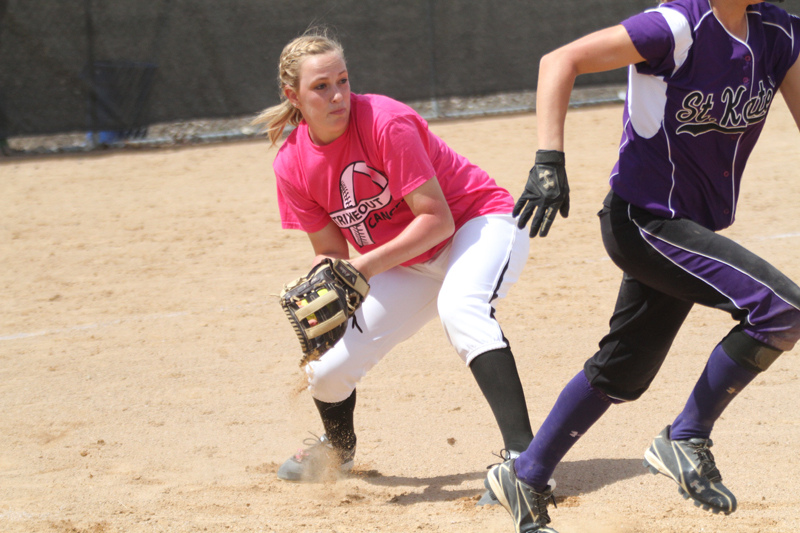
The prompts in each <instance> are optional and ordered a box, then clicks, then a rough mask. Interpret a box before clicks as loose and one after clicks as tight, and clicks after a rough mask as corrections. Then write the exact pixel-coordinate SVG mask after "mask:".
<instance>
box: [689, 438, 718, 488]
mask: <svg viewBox="0 0 800 533" xmlns="http://www.w3.org/2000/svg"><path fill="white" fill-rule="evenodd" d="M709 446H711V440H710V439H709V440H706V441H702V442H697V443H694V442H693V443H691V447H692V449H693V450H694V454H695V455H696V456H697V460H698V461H699V462H700V473H701V474H703V475H704V476H705V477H707V478H708V480H709V481H711V482H713V483H717V482H720V481H722V474H720V473H719V469H718V468H717V464H716V462H715V461H714V454H712V453H711V450H710V449H709Z"/></svg>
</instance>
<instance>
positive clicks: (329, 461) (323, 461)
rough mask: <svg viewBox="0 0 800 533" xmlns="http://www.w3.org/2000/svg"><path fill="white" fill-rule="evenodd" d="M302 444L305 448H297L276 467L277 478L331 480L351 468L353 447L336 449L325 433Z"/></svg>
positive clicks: (353, 455)
mask: <svg viewBox="0 0 800 533" xmlns="http://www.w3.org/2000/svg"><path fill="white" fill-rule="evenodd" d="M303 444H304V445H305V446H307V448H306V449H304V450H298V451H297V453H296V454H294V455H293V456H292V457H289V458H288V459H287V460H286V461H285V462H284V463H283V464H282V465H281V467H280V468H279V469H278V479H282V480H284V481H302V482H313V481H324V480H333V479H336V476H337V475H339V474H341V473H344V474H346V473H348V472H350V471H351V470H352V469H353V458H354V457H355V455H356V450H355V448H353V449H352V450H337V449H336V448H334V447H333V445H332V444H331V442H330V441H329V440H328V437H326V436H325V435H322V436H321V437H314V438H308V439H305V440H304V441H303Z"/></svg>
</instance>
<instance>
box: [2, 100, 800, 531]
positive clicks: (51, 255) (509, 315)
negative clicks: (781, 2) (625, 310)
mask: <svg viewBox="0 0 800 533" xmlns="http://www.w3.org/2000/svg"><path fill="white" fill-rule="evenodd" d="M774 106H775V109H774V110H773V113H772V116H771V117H770V119H769V121H768V124H767V127H766V130H765V133H764V135H763V137H762V141H761V143H760V146H759V147H758V149H757V150H756V152H755V153H754V155H753V157H752V159H751V163H750V166H749V170H748V175H747V176H745V182H744V183H745V185H744V189H743V193H742V202H741V206H740V211H739V216H738V222H737V224H736V225H734V227H733V228H731V229H730V230H728V231H727V232H726V234H727V235H729V236H731V237H733V238H735V239H737V240H738V241H740V242H741V243H743V244H744V245H746V246H748V247H750V248H751V249H752V250H753V251H755V252H757V253H759V254H761V255H763V256H764V257H766V258H768V259H769V260H770V261H771V262H773V263H774V264H775V265H776V266H778V267H779V268H781V269H783V270H784V271H785V272H786V273H787V274H788V275H789V276H791V277H793V278H794V279H800V246H799V245H798V244H800V217H798V215H797V205H798V201H800V180H798V168H800V152H798V150H797V146H798V132H797V128H796V127H795V125H794V123H793V122H792V121H791V118H790V116H789V113H788V111H787V110H786V108H785V105H784V103H783V101H782V100H781V99H777V100H776V102H775V104H774ZM620 115H621V108H620V106H619V105H611V106H607V107H596V108H582V109H576V110H573V111H571V113H570V116H569V119H568V126H567V128H568V132H569V135H570V138H569V139H568V144H567V148H566V153H567V157H568V171H569V175H570V182H571V186H572V206H573V207H572V212H571V215H570V217H569V219H566V220H564V219H558V220H557V221H556V224H555V226H554V227H553V230H552V231H551V234H550V236H548V237H547V238H546V239H535V240H533V241H532V243H531V255H530V259H529V263H528V266H527V267H526V271H525V272H524V274H523V279H522V280H521V281H520V282H519V283H518V284H517V285H516V286H515V287H514V289H513V290H512V292H511V294H510V295H509V297H508V298H507V299H506V300H504V301H503V302H502V303H501V305H500V307H499V310H498V314H499V318H500V320H501V323H502V324H503V326H504V330H505V333H506V336H507V337H508V338H509V339H511V341H512V343H513V347H514V348H515V352H516V354H517V358H518V365H519V368H520V373H521V377H522V380H523V384H524V386H525V390H526V394H527V399H528V404H529V411H530V416H531V420H532V423H533V425H534V428H538V426H539V424H540V423H541V421H542V420H543V418H544V417H545V416H546V414H547V412H548V410H549V409H550V407H551V406H552V404H553V401H554V400H555V398H556V396H557V395H558V393H559V391H560V390H561V387H562V386H563V385H564V384H565V383H566V382H567V381H568V380H569V379H570V378H571V377H572V376H573V375H574V374H575V373H576V372H577V371H578V370H579V369H580V368H581V365H582V364H583V361H584V360H585V359H586V358H587V357H589V356H590V355H591V354H592V353H593V351H594V350H595V348H596V345H597V341H598V340H599V338H600V336H601V335H602V334H603V333H604V332H605V329H606V326H607V320H608V317H609V315H610V312H611V309H612V306H613V303H614V297H615V292H616V288H617V285H618V281H619V278H620V272H619V271H618V270H617V268H616V267H615V266H614V265H613V264H612V263H611V262H610V261H608V260H607V259H606V254H605V252H604V250H603V248H602V245H601V242H600V238H599V231H598V223H597V218H596V216H595V213H596V212H597V210H598V208H599V205H600V202H601V200H602V198H603V196H604V194H605V190H606V181H607V175H608V172H609V170H610V168H611V166H612V164H613V160H614V156H615V149H616V145H617V142H618V139H619V134H620V128H621V124H620ZM432 129H433V130H434V131H435V132H436V133H437V134H439V135H440V136H442V137H443V138H444V139H445V140H446V141H447V142H449V143H450V144H451V145H452V146H453V147H454V148H456V149H457V150H458V151H460V152H461V153H463V154H465V155H466V156H468V157H469V158H470V159H471V160H472V161H473V162H475V163H477V164H479V165H481V166H483V167H484V168H485V169H487V170H488V171H489V172H490V174H492V175H493V176H494V177H495V178H496V179H497V181H498V182H499V183H500V184H501V185H503V186H505V187H507V188H508V189H509V190H510V191H511V192H512V194H514V195H515V196H516V195H517V194H518V192H519V191H520V190H521V189H522V186H523V184H524V180H525V178H526V176H527V172H528V169H529V167H530V165H531V162H532V158H533V151H534V148H535V117H534V116H532V115H518V116H505V117H500V118H497V117H495V118H481V119H474V120H464V121H457V122H437V123H434V124H432ZM274 155H275V149H274V148H273V149H270V148H269V146H268V144H267V142H266V141H256V142H253V141H248V142H238V143H231V144H219V145H205V146H195V147H187V148H180V149H165V150H153V151H145V150H142V151H130V150H128V151H116V152H105V153H94V154H91V155H88V156H87V155H81V156H58V157H40V158H25V159H6V160H3V161H0V165H1V166H0V209H1V210H2V218H0V221H1V222H0V258H2V265H3V268H2V269H0V290H2V306H0V413H2V416H0V531H3V532H9V533H17V532H26V533H30V532H33V533H38V532H59V533H67V532H70V533H76V532H81V533H83V532H87V533H106V532H151V531H152V532H160V531H174V532H195V531H197V532H230V531H234V532H235V531H247V532H250V531H252V532H279V533H285V532H298V531H300V532H327V533H344V532H348V533H349V532H390V531H391V532H398V531H399V532H440V531H448V532H451V531H459V532H487V533H500V532H504V533H507V532H510V531H513V527H512V523H511V520H510V519H509V517H508V516H507V514H506V512H505V511H504V510H503V509H502V508H500V507H497V506H492V507H480V508H478V507H476V506H475V505H474V504H475V502H476V501H477V499H478V497H479V495H480V493H481V492H482V481H483V478H484V476H485V473H486V467H487V465H489V464H491V463H494V462H496V458H495V457H494V456H493V455H492V452H497V451H499V449H500V448H501V447H502V442H501V440H500V435H499V431H497V429H496V427H495V424H494V420H493V418H492V416H491V412H490V410H489V408H488V406H487V405H486V403H485V402H484V400H483V397H482V396H481V394H480V391H479V389H478V387H477V385H476V384H475V383H474V381H473V379H472V376H471V373H470V372H469V370H468V369H466V368H464V366H463V365H462V364H461V362H460V359H459V358H458V357H457V356H456V355H455V353H454V352H453V350H452V349H451V348H450V347H449V346H448V345H447V343H446V341H445V339H444V337H443V334H442V331H441V326H440V325H439V324H438V322H436V321H434V322H432V323H430V324H428V325H427V326H426V327H425V328H423V330H422V331H421V332H420V333H419V334H417V335H416V336H415V337H413V338H412V339H410V340H409V341H407V342H406V343H404V344H402V345H400V346H398V347H397V348H396V349H395V350H394V351H393V352H392V353H390V354H389V355H388V356H387V358H386V359H385V360H384V361H383V362H382V363H381V364H380V365H378V366H377V367H376V368H375V369H373V371H371V372H370V373H369V374H368V375H367V377H366V378H365V379H364V380H363V381H362V383H361V384H360V387H359V403H358V408H357V411H356V424H357V428H358V435H359V450H358V456H357V460H356V472H355V474H354V475H352V476H349V477H347V478H344V479H339V480H338V481H336V482H329V483H320V484H310V485H298V484H291V483H286V482H280V481H278V480H277V479H276V476H275V472H276V471H277V468H278V466H279V465H280V463H281V462H283V461H284V460H285V459H286V458H287V457H288V456H289V455H290V454H291V453H293V452H294V451H295V450H296V449H297V448H298V447H299V446H300V445H301V442H302V440H303V439H304V438H305V437H308V436H310V432H314V433H320V432H321V425H320V423H319V421H318V418H317V414H316V411H315V409H314V408H313V405H312V402H311V398H310V396H309V395H308V392H306V391H303V390H302V382H303V377H302V374H301V371H300V369H299V368H298V367H297V361H298V359H299V349H298V346H297V341H296V339H295V338H294V335H293V333H292V330H291V328H290V327H289V325H288V323H287V322H286V320H285V318H284V317H283V315H282V312H281V311H280V308H279V306H278V304H277V298H276V294H277V293H278V291H279V290H280V287H281V285H282V284H283V283H284V282H286V281H288V280H289V279H292V278H294V277H296V276H297V275H299V274H300V273H302V272H305V271H306V270H307V268H308V266H309V261H310V259H311V255H310V247H309V244H308V242H307V239H306V237H305V236H304V235H303V234H301V233H299V232H291V231H283V230H281V229H280V227H279V221H278V215H277V205H276V201H275V185H274V178H273V176H272V173H271V161H272V158H273V157H274ZM732 325H733V324H732V321H731V320H730V318H729V317H727V316H725V315H723V314H721V313H718V312H712V311H709V310H706V309H702V308H697V309H695V310H694V311H693V312H692V314H691V315H690V317H689V320H688V322H687V324H686V325H685V327H684V329H683V330H682V331H681V333H680V335H679V337H678V339H677V341H676V343H675V346H674V348H673V350H672V353H671V355H670V357H669V358H668V359H667V362H666V363H665V365H664V368H663V370H662V371H661V373H660V374H659V376H658V377H657V379H656V380H655V382H654V383H653V386H652V388H651V390H650V391H649V392H648V393H647V394H646V395H645V396H644V397H643V398H642V399H641V400H639V401H637V402H634V403H631V404H626V405H621V406H617V407H614V408H612V409H611V410H610V411H609V413H608V414H607V415H606V416H605V417H604V418H603V419H602V420H601V421H600V422H599V423H598V424H597V425H596V426H595V427H594V428H592V430H591V431H590V432H589V433H588V434H587V435H586V436H585V437H584V438H583V439H582V440H581V441H580V442H579V443H578V445H577V446H576V447H575V448H574V449H573V450H572V451H571V452H570V453H569V454H568V455H567V457H566V459H565V461H564V462H563V463H562V464H561V465H560V466H559V468H558V470H557V471H556V478H557V480H558V491H557V499H558V508H557V509H554V510H552V512H551V516H552V517H553V520H554V522H553V525H554V526H555V527H556V528H557V529H558V530H559V531H560V532H561V533H576V532H612V531H613V532H625V533H632V532H667V531H669V532H676V531H686V532H689V531H691V532H699V531H702V532H743V531H747V532H751V533H753V532H796V531H798V530H800V495H798V493H797V490H796V488H797V478H798V476H800V460H798V451H799V450H800V448H798V444H797V443H798V442H799V441H800V411H798V409H797V397H798V392H800V380H798V373H799V372H800V362H798V358H797V350H795V351H794V352H792V353H788V354H786V355H784V356H783V357H781V358H780V359H778V361H777V362H776V363H775V364H774V365H773V367H772V368H771V369H770V370H769V372H767V373H765V374H763V375H762V376H760V377H759V378H758V379H757V380H756V381H755V382H754V383H753V385H751V386H750V387H749V388H748V389H747V390H746V391H745V392H743V393H742V395H741V396H740V397H739V398H738V399H737V400H736V401H735V402H734V403H733V404H732V406H731V407H730V408H729V409H728V411H727V412H726V413H725V415H724V417H723V418H722V420H720V421H719V423H718V424H717V427H716V429H715V432H714V439H715V442H716V446H715V448H714V451H715V454H716V457H717V461H718V464H719V465H720V468H721V470H722V472H723V474H724V476H725V480H726V483H727V485H728V486H729V487H730V488H731V489H732V490H733V491H735V493H736V494H737V496H738V498H739V503H740V507H739V510H738V511H737V512H736V513H734V514H733V515H731V516H728V517H723V516H717V515H712V514H710V513H707V512H704V511H702V510H700V509H697V508H696V507H694V506H693V505H692V504H691V503H689V502H687V501H684V500H683V499H682V498H681V497H680V496H679V494H678V491H677V487H676V486H675V485H674V484H673V483H672V482H671V481H669V480H667V479H666V478H664V477H662V476H658V477H657V476H652V475H650V474H649V473H647V472H646V470H645V469H644V468H643V467H642V464H641V458H642V453H643V451H644V449H645V448H646V447H647V446H648V445H649V443H650V441H651V439H652V438H653V437H654V436H655V435H656V434H657V433H658V432H659V431H660V430H661V429H662V428H663V426H664V425H666V424H668V423H670V422H671V421H672V420H673V418H674V416H675V415H676V414H677V413H678V412H679V411H680V409H681V408H682V406H683V402H684V401H685V399H686V397H687V395H688V393H689V391H690V389H691V387H692V385H693V383H694V380H695V378H696V377H697V376H698V375H699V373H700V372H701V370H702V367H703V365H704V363H705V359H706V356H707V354H708V352H709V351H710V349H711V348H712V347H713V345H714V344H715V343H716V342H717V340H718V339H719V338H720V337H721V336H722V335H723V334H724V333H725V332H726V331H727V330H728V329H729V328H730V327H731V326H732Z"/></svg>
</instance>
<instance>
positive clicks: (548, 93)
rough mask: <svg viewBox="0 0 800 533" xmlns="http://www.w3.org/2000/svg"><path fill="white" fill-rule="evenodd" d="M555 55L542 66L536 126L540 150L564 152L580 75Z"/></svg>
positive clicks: (549, 55) (545, 59)
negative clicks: (569, 112) (571, 102)
mask: <svg viewBox="0 0 800 533" xmlns="http://www.w3.org/2000/svg"><path fill="white" fill-rule="evenodd" d="M558 56H559V54H558V53H557V51H556V52H553V53H551V54H547V55H545V56H544V57H543V58H542V60H541V62H540V64H539V82H538V85H537V88H536V124H537V137H538V143H539V144H538V149H539V150H558V151H561V152H563V151H564V122H565V121H566V117H567V109H568V108H569V98H570V94H571V93H572V87H573V85H574V83H575V77H576V73H575V71H574V69H572V68H571V66H570V65H569V64H568V63H565V62H564V61H563V60H561V59H559V57H558Z"/></svg>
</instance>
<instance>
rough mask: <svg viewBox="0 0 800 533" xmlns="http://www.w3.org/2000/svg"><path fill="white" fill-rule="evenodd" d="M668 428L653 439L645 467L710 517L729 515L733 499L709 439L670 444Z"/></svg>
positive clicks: (733, 502)
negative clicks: (710, 514)
mask: <svg viewBox="0 0 800 533" xmlns="http://www.w3.org/2000/svg"><path fill="white" fill-rule="evenodd" d="M669 431H670V426H667V427H666V428H664V430H663V431H662V432H661V433H660V434H659V435H658V436H657V437H656V438H655V439H653V443H652V444H651V445H650V447H649V448H648V449H647V451H645V452H644V466H645V467H647V469H648V470H650V472H652V473H653V474H664V475H665V476H667V477H669V478H671V479H672V480H673V481H675V483H677V484H678V490H679V491H680V493H681V494H682V495H683V497H684V498H686V499H689V498H692V499H693V500H694V504H695V505H696V506H697V507H702V508H703V509H705V510H707V511H711V512H712V513H719V512H720V511H721V512H723V513H725V514H731V513H732V512H734V511H735V510H736V496H734V495H733V493H732V492H731V491H729V490H728V489H727V488H726V487H725V485H723V484H722V475H721V474H720V473H719V470H718V469H717V465H716V464H715V463H714V456H713V455H712V454H711V450H709V448H710V447H711V445H712V442H711V439H699V438H698V439H687V440H670V438H669Z"/></svg>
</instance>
